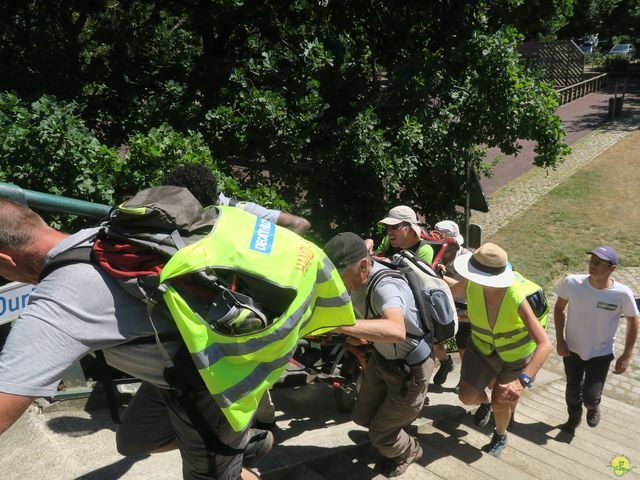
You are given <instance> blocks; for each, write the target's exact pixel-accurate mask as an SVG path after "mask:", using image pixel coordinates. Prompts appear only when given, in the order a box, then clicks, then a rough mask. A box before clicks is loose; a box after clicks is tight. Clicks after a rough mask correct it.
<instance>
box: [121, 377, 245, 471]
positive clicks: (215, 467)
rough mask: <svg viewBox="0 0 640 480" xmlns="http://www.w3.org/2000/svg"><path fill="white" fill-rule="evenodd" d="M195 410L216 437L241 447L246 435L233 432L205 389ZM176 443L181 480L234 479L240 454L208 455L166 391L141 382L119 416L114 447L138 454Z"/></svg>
mask: <svg viewBox="0 0 640 480" xmlns="http://www.w3.org/2000/svg"><path fill="white" fill-rule="evenodd" d="M197 407H198V408H199V409H200V410H201V412H202V415H203V418H204V419H205V420H206V422H207V423H208V424H209V427H210V428H212V429H214V430H215V432H216V434H217V435H218V438H219V439H220V440H221V441H222V442H223V443H225V444H227V445H229V446H232V447H234V448H244V445H245V444H246V440H247V435H246V432H234V431H233V429H232V428H231V426H230V425H229V422H227V420H226V419H225V418H224V415H223V413H222V412H221V411H220V409H219V408H218V406H217V405H216V404H215V402H214V401H213V399H212V398H211V394H209V392H207V391H206V390H203V391H202V392H198V399H197ZM171 442H176V444H177V447H178V448H179V449H180V454H181V456H182V474H183V478H184V479H185V480H237V479H239V478H240V474H241V473H240V472H241V470H242V455H234V456H230V457H227V456H223V455H219V454H216V455H211V454H210V453H209V452H208V451H207V449H206V448H205V445H204V441H203V439H202V437H201V436H200V434H199V433H198V431H197V430H196V429H195V428H194V427H193V425H192V424H191V420H190V419H189V417H188V415H187V414H186V413H185V411H184V410H183V408H182V407H181V406H180V404H179V403H176V401H175V400H174V398H173V397H172V395H171V394H170V393H169V391H168V390H164V389H161V388H158V387H155V386H153V385H151V384H149V383H146V382H143V383H142V385H141V386H140V389H139V390H138V392H137V393H136V394H135V396H134V397H133V399H132V400H131V402H130V403H129V406H128V407H127V409H126V410H125V411H124V414H123V415H122V424H121V425H120V427H119V428H118V431H117V433H116V444H117V447H118V451H119V452H120V453H121V454H122V455H140V454H144V453H149V452H152V451H154V450H156V449H159V448H162V447H165V446H166V445H167V444H169V443H171Z"/></svg>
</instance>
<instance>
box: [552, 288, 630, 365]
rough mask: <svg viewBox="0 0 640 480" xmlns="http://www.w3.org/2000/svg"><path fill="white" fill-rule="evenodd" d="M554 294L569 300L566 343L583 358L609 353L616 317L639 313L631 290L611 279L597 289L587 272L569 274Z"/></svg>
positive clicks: (617, 318)
mask: <svg viewBox="0 0 640 480" xmlns="http://www.w3.org/2000/svg"><path fill="white" fill-rule="evenodd" d="M557 293H558V297H560V298H564V299H565V300H568V302H569V304H568V312H567V321H566V325H565V334H564V336H565V339H566V341H567V345H568V347H569V350H570V351H572V352H574V353H577V354H578V355H579V356H580V358H581V359H583V360H589V359H590V358H594V357H601V356H604V355H610V354H612V353H613V344H614V342H615V339H616V331H617V329H618V323H619V322H620V317H621V316H622V317H636V316H638V315H640V314H639V313H638V307H637V305H636V302H635V300H634V298H633V292H632V291H631V289H629V287H627V286H625V285H622V284H621V283H618V282H615V281H614V282H613V285H612V286H610V287H608V288H603V289H598V288H594V287H592V286H591V284H590V283H589V275H569V276H568V277H567V278H565V279H564V280H563V281H562V283H561V284H560V286H559V287H558V292H557Z"/></svg>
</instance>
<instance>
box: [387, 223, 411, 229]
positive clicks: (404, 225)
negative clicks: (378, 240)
mask: <svg viewBox="0 0 640 480" xmlns="http://www.w3.org/2000/svg"><path fill="white" fill-rule="evenodd" d="M385 226H386V227H387V228H388V229H389V230H398V229H399V228H402V227H408V226H409V224H408V223H396V224H395V225H385Z"/></svg>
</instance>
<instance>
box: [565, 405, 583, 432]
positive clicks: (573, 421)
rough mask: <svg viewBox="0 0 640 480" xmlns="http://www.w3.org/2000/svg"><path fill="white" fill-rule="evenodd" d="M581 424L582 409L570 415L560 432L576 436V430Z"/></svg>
mask: <svg viewBox="0 0 640 480" xmlns="http://www.w3.org/2000/svg"><path fill="white" fill-rule="evenodd" d="M580 422H582V407H580V410H579V411H575V412H570V413H569V419H568V420H567V421H566V422H565V423H563V424H562V425H560V430H562V431H563V432H565V433H568V434H569V435H575V434H576V428H578V425H580Z"/></svg>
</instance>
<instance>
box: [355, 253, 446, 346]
mask: <svg viewBox="0 0 640 480" xmlns="http://www.w3.org/2000/svg"><path fill="white" fill-rule="evenodd" d="M381 263H382V262H381ZM383 265H385V266H387V267H388V268H389V269H384V270H379V271H378V272H376V273H374V274H373V275H372V278H371V280H370V283H369V286H368V292H367V299H366V303H367V308H369V307H370V299H371V292H372V291H373V290H374V288H375V287H376V285H378V284H379V283H380V281H382V279H383V278H388V277H395V278H399V279H402V280H404V281H406V282H407V283H408V284H409V287H410V288H411V292H412V293H413V297H414V300H415V302H416V307H417V309H418V312H419V316H420V323H421V325H420V327H421V329H422V331H423V333H424V336H425V337H426V338H428V339H430V340H431V342H432V343H441V342H444V341H446V340H448V339H450V338H453V337H454V336H455V334H456V332H457V331H458V313H457V311H456V306H455V302H454V300H453V295H452V294H451V290H450V289H449V286H448V285H447V283H446V282H445V281H444V280H442V279H441V278H440V277H439V276H438V274H437V273H435V272H434V271H433V269H432V268H431V267H430V266H429V265H427V264H426V263H425V262H424V261H422V260H421V259H420V258H418V257H417V256H416V254H415V253H413V252H412V251H410V250H403V251H401V252H400V253H398V254H396V255H394V256H393V257H392V258H391V263H386V262H385V263H383Z"/></svg>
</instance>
